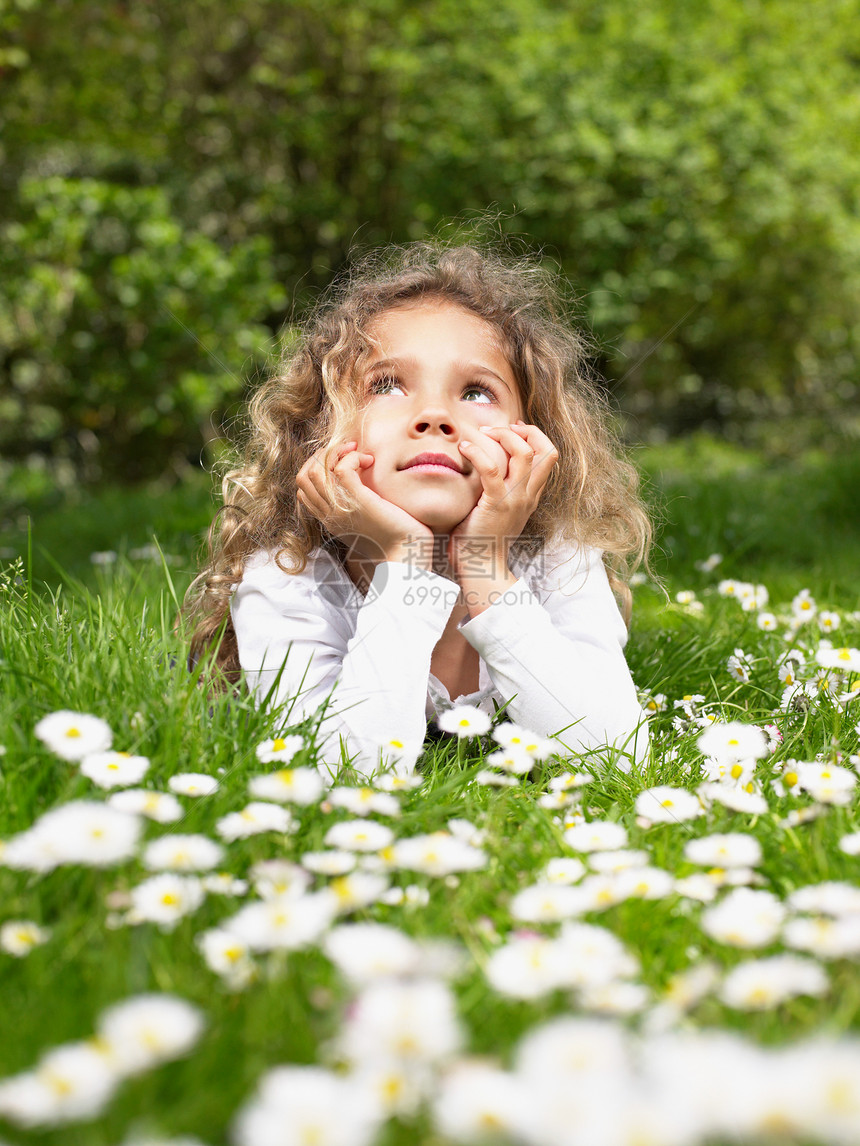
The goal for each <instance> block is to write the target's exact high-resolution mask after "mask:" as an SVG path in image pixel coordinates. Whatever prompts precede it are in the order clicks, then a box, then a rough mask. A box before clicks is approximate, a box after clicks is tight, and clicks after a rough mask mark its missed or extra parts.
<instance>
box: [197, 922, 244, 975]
mask: <svg viewBox="0 0 860 1146" xmlns="http://www.w3.org/2000/svg"><path fill="white" fill-rule="evenodd" d="M194 942H195V944H196V945H197V947H198V948H199V950H200V953H201V954H202V956H203V959H204V961H205V963H206V966H207V967H208V968H209V969H210V971H214V972H215V974H216V975H220V976H221V978H222V979H224V981H225V982H226V983H227V984H228V985H229V986H231V987H234V988H237V989H241V988H242V987H245V986H247V985H248V983H250V982H252V981H253V980H254V979H255V978H256V976H257V967H256V964H255V963H254V960H253V959H252V958H251V953H250V950H249V949H248V946H247V944H245V943H243V942H242V940H241V939H240V938H239V937H238V936H236V935H233V934H231V933H230V932H229V931H224V930H222V929H221V928H218V927H213V928H211V929H210V930H209V931H202V932H201V933H200V934H199V935H198V936H197V937H196V939H195V940H194Z"/></svg>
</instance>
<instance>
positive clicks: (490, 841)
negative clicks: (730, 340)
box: [0, 438, 860, 1146]
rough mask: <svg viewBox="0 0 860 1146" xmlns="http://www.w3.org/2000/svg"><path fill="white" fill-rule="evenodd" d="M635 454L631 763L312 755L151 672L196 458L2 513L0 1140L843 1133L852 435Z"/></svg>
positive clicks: (337, 1140)
mask: <svg viewBox="0 0 860 1146" xmlns="http://www.w3.org/2000/svg"><path fill="white" fill-rule="evenodd" d="M637 460H638V462H639V464H640V466H641V468H642V471H643V474H644V475H645V478H646V484H647V488H648V490H649V497H650V498H651V499H652V500H653V502H654V504H655V508H656V512H657V515H658V518H659V520H660V528H659V534H658V549H657V552H656V555H655V560H654V574H655V577H654V579H652V578H651V577H646V578H645V579H644V580H643V579H641V578H640V579H639V583H638V584H637V585H636V588H635V590H634V602H635V603H634V623H633V629H632V633H631V639H630V642H629V645H628V660H629V663H630V665H631V669H632V671H633V676H634V679H635V681H636V683H637V686H638V687H639V688H640V690H641V692H642V703H643V705H644V706H645V708H646V710H648V711H650V712H651V713H652V716H651V740H652V749H651V755H650V759H649V761H648V762H647V763H646V764H645V765H644V766H643V767H642V768H638V767H636V766H634V767H633V768H632V769H631V770H630V771H623V770H622V769H620V768H619V767H617V761H616V760H614V759H613V758H612V756H611V754H609V753H603V754H600V753H597V754H593V755H592V756H591V757H560V756H558V755H550V756H546V757H545V758H540V757H541V755H542V754H541V752H540V751H539V750H537V749H536V750H535V752H534V753H533V754H532V756H531V757H530V758H529V760H528V768H527V770H522V768H520V767H519V766H517V765H516V763H513V764H512V763H511V762H510V761H509V762H508V764H507V765H506V764H503V763H502V762H500V761H496V762H494V761H493V760H490V759H488V758H489V757H490V756H491V755H492V754H493V753H494V752H495V751H496V750H498V749H499V747H500V744H501V743H503V742H504V738H505V734H506V730H505V729H504V727H503V724H504V721H503V719H500V720H497V722H496V728H495V729H494V730H493V731H495V732H497V736H496V737H495V738H494V737H493V736H492V735H491V732H490V731H489V730H482V728H481V727H480V725H479V724H477V723H476V724H475V725H474V729H473V731H474V735H471V736H466V737H463V738H452V739H450V740H446V741H442V742H439V743H435V744H432V745H429V746H428V747H427V749H426V751H425V753H424V756H423V757H422V759H421V761H420V762H419V770H418V772H417V773H416V777H417V782H416V786H414V787H410V786H408V785H407V784H405V783H399V782H397V781H396V780H395V779H393V778H391V777H388V778H385V777H383V778H381V779H380V780H379V781H375V782H374V783H373V784H372V785H367V784H366V783H362V780H361V778H360V777H358V776H356V775H355V774H354V773H350V771H349V770H348V769H344V770H342V771H341V773H340V774H339V775H336V776H332V775H330V774H329V772H328V771H327V770H326V769H324V768H323V769H322V770H319V768H318V766H319V765H320V764H321V763H322V762H321V761H320V760H319V759H318V755H317V753H316V749H315V745H314V743H313V739H312V737H311V736H309V735H305V734H304V733H303V731H302V730H298V732H297V733H296V735H295V738H290V737H288V738H286V739H287V743H285V741H284V738H283V737H281V738H280V739H277V738H276V739H275V740H274V741H273V740H272V737H273V733H274V732H275V731H276V728H275V724H274V722H273V719H272V718H271V717H269V716H266V715H264V714H261V713H260V712H258V711H257V710H256V709H255V708H254V707H253V705H252V704H251V703H250V701H249V699H248V698H247V697H246V696H244V695H241V694H240V695H235V696H229V697H219V698H215V699H213V698H211V697H207V696H206V695H205V693H204V692H203V690H202V689H201V688H199V687H198V685H197V681H196V678H195V677H194V676H193V675H192V674H189V673H188V672H186V671H185V669H184V655H185V654H184V649H183V646H182V642H181V638H180V636H179V635H178V634H177V632H176V630H175V627H174V625H175V619H176V613H177V607H178V604H179V601H180V600H181V597H182V594H183V593H184V590H185V588H186V586H187V585H188V583H189V581H190V579H191V577H192V575H193V572H194V568H195V560H196V555H197V552H198V549H199V545H200V540H201V534H202V532H203V530H204V529H205V527H206V524H207V522H208V518H209V515H210V513H211V501H210V494H209V483H208V479H207V480H205V481H204V480H202V479H198V478H193V479H189V480H188V482H186V483H185V484H184V485H183V486H182V487H179V488H174V489H169V488H166V487H165V488H159V487H151V488H150V489H149V490H142V491H137V492H132V493H128V492H123V493H120V492H112V491H106V492H105V493H103V494H100V495H98V496H84V495H81V496H80V497H79V498H78V499H77V500H75V499H73V498H69V497H68V496H67V497H66V498H65V499H63V500H59V499H58V500H57V501H56V502H54V503H52V502H51V499H50V498H49V497H45V498H43V499H42V501H41V503H40V505H39V507H38V508H36V507H33V508H32V514H31V521H30V529H29V532H28V530H27V521H26V518H27V516H28V515H27V511H26V510H25V508H24V505H23V504H21V505H19V506H18V507H12V509H11V510H10V512H9V514H8V517H7V519H6V521H5V522H4V523H2V529H0V552H2V555H3V561H2V562H0V672H1V673H2V677H0V680H2V685H0V746H2V747H0V752H2V756H0V791H2V801H0V808H1V809H2V810H0V818H2V822H0V839H2V840H3V841H4V843H3V845H2V847H0V890H2V911H0V976H2V982H3V1003H4V1005H3V1007H2V1009H0V1141H3V1142H8V1143H13V1144H14V1143H30V1142H34V1143H35V1142H38V1143H40V1144H44V1146H59V1144H60V1143H62V1144H64V1146H66V1144H68V1146H120V1144H121V1146H130V1144H132V1143H138V1144H142V1143H144V1142H148V1143H155V1142H175V1143H179V1142H182V1143H185V1144H186V1146H189V1144H190V1143H192V1142H194V1143H204V1144H208V1146H220V1144H226V1143H230V1144H232V1146H277V1144H281V1143H283V1144H284V1146H288V1144H289V1146H292V1144H293V1143H296V1144H297V1146H329V1144H330V1143H331V1144H332V1146H351V1144H352V1143H356V1144H362V1143H368V1144H369V1143H379V1144H380V1146H407V1144H409V1146H413V1144H419V1143H420V1144H422V1146H443V1144H448V1143H457V1142H464V1143H470V1142H475V1143H481V1142H491V1143H493V1142H499V1143H508V1142H511V1143H519V1142H525V1143H534V1144H536V1146H544V1144H547V1146H555V1144H556V1143H557V1144H559V1146H567V1144H568V1143H569V1144H571V1146H580V1143H581V1144H582V1146H603V1144H604V1143H605V1144H606V1146H616V1144H618V1146H621V1144H625V1146H645V1144H649V1146H664V1144H665V1146H675V1144H678V1146H682V1144H685V1143H699V1142H722V1141H743V1142H747V1141H749V1142H753V1141H756V1142H757V1141H759V1140H761V1141H769V1142H774V1141H777V1142H802V1143H805V1142H817V1141H823V1142H836V1143H846V1144H847V1143H849V1142H853V1141H856V1140H858V1139H860V1039H858V1037H857V1028H858V1024H860V976H858V974H857V959H858V957H860V836H858V832H860V816H858V801H857V794H856V772H857V770H858V766H860V745H858V741H860V736H858V728H860V688H858V687H857V682H858V681H860V652H858V651H857V649H858V646H860V578H858V576H857V570H858V569H860V530H858V529H857V511H856V490H857V488H858V480H860V464H858V460H857V458H856V457H855V458H853V459H852V458H845V457H840V456H836V455H834V454H833V453H832V452H827V451H824V450H822V451H821V453H820V454H806V455H803V456H801V457H798V458H795V459H792V460H782V461H779V462H774V461H768V460H767V459H766V458H764V457H763V456H761V455H758V454H752V453H744V452H741V451H740V450H737V449H735V448H733V447H731V446H729V445H726V444H723V443H719V442H717V441H715V440H713V439H708V438H699V439H692V440H690V441H688V442H686V443H685V442H681V443H673V444H670V445H667V446H662V447H649V448H647V449H643V450H642V451H641V453H640V454H639V455H638V459H637ZM153 538H155V539H156V540H157V542H158V547H156V546H154V545H153ZM715 554H719V555H721V560H720V561H719V562H718V563H717V562H716V561H715V560H711V561H709V560H708V559H709V558H712V555H715ZM762 587H764V589H765V590H766V591H767V592H766V594H765V592H764V591H763V588H762ZM804 591H805V592H804ZM745 601H746V602H747V606H748V607H745V605H744V602H745ZM828 642H829V644H828ZM841 649H845V650H847V652H845V653H843V654H840V651H839V650H841ZM840 656H841V659H840ZM61 712H70V713H73V714H87V715H89V716H92V717H95V718H98V721H100V722H104V724H101V723H98V721H97V722H94V723H92V724H88V723H86V722H82V721H80V720H79V719H78V720H77V724H75V720H76V719H77V718H72V717H70V718H69V719H68V720H67V721H66V725H65V726H62V719H60V720H59V721H57V720H56V719H55V721H54V724H53V725H51V724H50V723H48V724H42V725H40V732H39V733H37V731H36V726H37V724H39V722H41V721H43V718H45V717H49V716H51V714H56V713H61ZM70 722H71V723H70ZM70 729H72V730H73V733H74V735H73V736H72V739H71V740H70V739H69V730H70ZM507 731H508V732H510V730H509V729H508V730H507ZM511 735H513V734H511ZM700 740H701V743H700ZM78 742H79V743H78ZM70 744H71V749H70V748H69V745H70ZM87 746H89V747H90V748H91V753H89V754H86V755H81V754H80V753H78V755H77V757H76V758H66V757H67V756H68V755H69V753H70V752H71V753H72V754H73V755H74V750H76V748H80V750H81V752H82V751H83V748H84V747H87ZM64 753H65V755H64ZM116 753H125V754H127V755H124V756H119V757H117V755H116ZM510 755H511V757H512V758H513V755H514V754H513V753H511V754H510ZM320 771H321V772H322V780H320ZM272 777H275V779H272ZM266 778H268V779H266ZM124 793H125V795H123V794H124ZM100 817H101V818H100ZM339 825H343V826H342V827H339ZM333 829H335V830H333ZM434 833H436V834H434ZM173 836H177V837H189V838H187V839H176V840H173V839H172V838H171V837H173ZM162 839H163V840H164V841H165V842H164V843H163V844H161V845H159V846H157V847H153V845H154V844H156V842H157V841H159V840H162ZM700 840H701V841H702V842H701V843H698V844H697V841H700ZM123 1008H124V1009H123ZM310 1067H315V1068H316V1069H315V1070H312V1071H311V1070H307V1069H306V1070H304V1071H303V1070H301V1069H299V1068H310ZM276 1068H285V1069H282V1070H276Z"/></svg>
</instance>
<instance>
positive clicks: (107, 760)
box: [80, 752, 149, 788]
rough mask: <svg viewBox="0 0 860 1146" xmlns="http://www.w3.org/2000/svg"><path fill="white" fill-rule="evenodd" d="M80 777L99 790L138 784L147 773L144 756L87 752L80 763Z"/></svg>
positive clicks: (124, 753) (125, 753) (147, 768)
mask: <svg viewBox="0 0 860 1146" xmlns="http://www.w3.org/2000/svg"><path fill="white" fill-rule="evenodd" d="M80 770H81V775H82V776H86V777H87V779H89V780H92V782H93V783H94V784H98V786H99V787H100V788H126V787H128V786H129V785H130V784H139V783H140V781H141V780H142V779H143V777H144V776H145V775H146V773H147V772H148V771H149V760H148V759H147V757H146V756H131V755H130V754H129V753H128V752H89V753H87V755H86V756H85V757H84V758H83V760H82V761H81V769H80Z"/></svg>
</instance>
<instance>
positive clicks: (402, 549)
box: [296, 442, 433, 564]
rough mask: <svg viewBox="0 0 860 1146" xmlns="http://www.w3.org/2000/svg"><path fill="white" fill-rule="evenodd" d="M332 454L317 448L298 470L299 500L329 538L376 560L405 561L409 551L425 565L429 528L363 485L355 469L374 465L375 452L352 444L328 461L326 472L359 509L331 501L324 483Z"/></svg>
mask: <svg viewBox="0 0 860 1146" xmlns="http://www.w3.org/2000/svg"><path fill="white" fill-rule="evenodd" d="M330 452H331V451H329V450H328V449H321V450H317V452H316V453H315V454H314V455H313V457H311V458H309V459H308V460H307V461H306V462H305V464H304V465H303V466H302V468H301V469H300V470H299V472H298V474H297V475H296V486H297V487H298V493H297V497H298V500H299V503H300V504H301V505H303V506H304V507H305V509H307V510H308V511H309V512H310V513H312V514H313V516H314V517H315V518H316V519H317V520H318V521H319V522H320V523H321V524H322V525H323V526H324V527H325V528H326V529H327V530H328V532H329V533H330V534H331V535H332V537H337V538H339V539H340V540H342V541H345V542H347V544H349V545H350V548H351V549H354V550H355V552H356V553H357V554H358V555H359V556H361V557H366V558H368V559H370V560H371V561H375V562H380V561H398V560H404V559H405V557H406V556H407V555H409V556H411V558H412V559H413V560H415V561H416V563H419V564H428V563H429V558H428V556H427V555H428V554H430V555H432V552H433V531H432V530H431V529H429V528H428V527H427V526H426V525H424V524H422V523H421V522H420V521H417V520H416V519H415V518H414V517H412V515H411V514H409V513H407V512H406V510H405V509H401V508H400V507H399V506H397V505H394V504H393V503H392V502H390V501H386V500H385V498H383V497H380V496H379V494H377V493H374V492H373V490H370V489H368V488H367V486H365V485H364V484H363V483H362V481H361V478H360V476H359V470H362V469H368V468H369V467H370V466H372V465H373V455H372V454H365V453H360V452H359V450H358V444H357V443H356V442H344V443H342V444H341V445H340V446H338V447H337V449H336V450H335V451H334V453H333V455H332V456H331V457H330V459H329V462H328V472H329V474H330V476H331V477H332V479H333V480H334V481H335V483H336V484H339V485H340V486H341V487H342V488H343V489H345V490H346V491H347V492H348V493H350V494H351V495H352V496H353V498H354V499H355V501H357V502H358V508H357V509H356V510H354V511H353V512H344V511H341V510H339V509H337V508H336V507H335V506H334V505H332V503H331V501H330V500H329V497H328V494H327V491H326V488H325V481H324V475H325V466H326V454H329V453H330ZM427 538H429V543H428V542H427V541H426V540H425V539H427Z"/></svg>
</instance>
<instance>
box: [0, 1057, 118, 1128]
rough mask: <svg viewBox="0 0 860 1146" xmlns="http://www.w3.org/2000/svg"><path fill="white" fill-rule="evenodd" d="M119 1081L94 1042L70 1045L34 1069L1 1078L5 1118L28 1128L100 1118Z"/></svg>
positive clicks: (1, 1110)
mask: <svg viewBox="0 0 860 1146" xmlns="http://www.w3.org/2000/svg"><path fill="white" fill-rule="evenodd" d="M117 1081H118V1079H117V1074H116V1071H115V1070H113V1069H112V1067H111V1065H110V1064H109V1063H108V1062H107V1061H106V1059H105V1057H104V1055H103V1054H101V1053H100V1052H99V1051H98V1050H97V1049H96V1048H95V1047H94V1046H92V1044H91V1043H84V1042H77V1043H65V1044H64V1045H62V1046H58V1047H54V1048H53V1049H52V1050H49V1051H48V1052H47V1053H46V1054H44V1055H43V1056H42V1058H41V1059H40V1060H39V1063H38V1065H37V1066H36V1068H35V1069H34V1070H31V1071H27V1072H25V1073H23V1074H16V1075H12V1076H11V1077H10V1078H5V1079H3V1080H2V1081H0V1116H2V1117H4V1118H7V1119H8V1120H9V1121H10V1122H14V1123H17V1124H18V1125H19V1126H24V1127H38V1126H52V1125H59V1124H62V1123H64V1122H74V1121H79V1120H82V1119H90V1118H97V1117H98V1116H99V1114H101V1112H102V1110H103V1109H104V1107H105V1106H106V1105H107V1103H108V1102H109V1101H110V1099H111V1097H112V1096H113V1093H114V1091H115V1089H116V1085H117Z"/></svg>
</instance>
